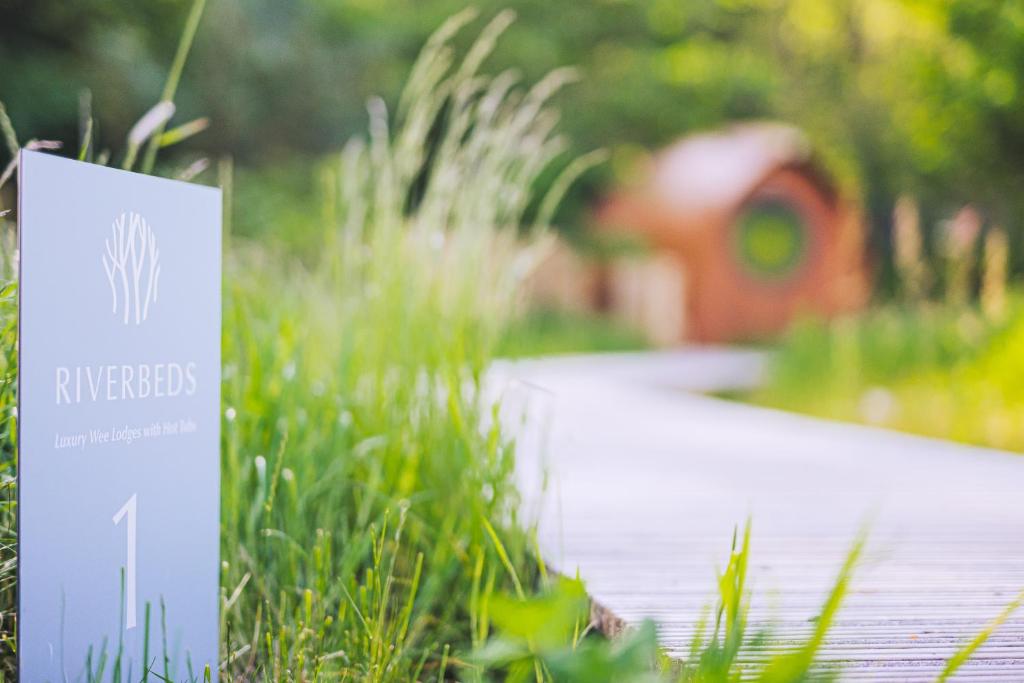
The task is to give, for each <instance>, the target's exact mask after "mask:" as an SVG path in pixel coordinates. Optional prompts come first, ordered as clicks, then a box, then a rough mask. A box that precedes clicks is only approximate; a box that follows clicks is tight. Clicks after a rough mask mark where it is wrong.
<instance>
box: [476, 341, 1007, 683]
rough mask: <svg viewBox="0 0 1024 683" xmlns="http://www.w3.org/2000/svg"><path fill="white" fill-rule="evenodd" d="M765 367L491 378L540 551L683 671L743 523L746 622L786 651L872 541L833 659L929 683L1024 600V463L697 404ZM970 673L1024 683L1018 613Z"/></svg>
mask: <svg viewBox="0 0 1024 683" xmlns="http://www.w3.org/2000/svg"><path fill="white" fill-rule="evenodd" d="M762 363H763V361H762V359H761V358H760V357H758V356H757V355H756V354H753V355H752V354H749V353H738V354H733V353H731V352H728V351H723V350H714V349H710V350H694V351H688V352H680V353H673V354H650V355H627V356H597V357H577V358H567V359H557V360H544V361H533V362H524V363H516V364H507V365H503V366H500V367H499V368H497V369H496V372H495V378H496V380H497V381H496V382H495V384H494V386H496V387H500V390H501V392H502V395H503V399H504V400H503V406H504V408H503V419H505V420H506V421H507V422H508V423H509V424H512V425H513V426H514V427H515V428H516V429H517V430H518V432H517V434H518V442H519V445H518V451H517V452H518V458H519V463H518V477H519V481H520V486H521V488H522V490H523V495H524V501H523V514H524V515H525V516H526V517H527V518H528V519H529V520H532V521H535V522H536V523H537V524H538V529H539V536H540V543H541V548H542V551H543V552H544V554H545V555H546V556H547V558H548V559H549V561H550V562H551V563H552V565H553V566H555V567H556V568H557V569H559V570H560V571H562V572H565V573H568V574H573V573H575V572H576V570H577V569H578V570H579V572H580V574H581V576H582V577H583V578H584V579H585V581H586V582H587V586H588V589H589V591H590V592H591V595H592V597H593V598H594V599H595V600H596V601H597V602H598V603H599V604H600V605H601V606H603V607H604V608H605V610H606V613H605V619H606V622H607V623H606V626H608V627H610V628H611V627H614V625H615V624H625V625H628V624H635V623H638V622H639V621H641V620H643V619H645V618H651V619H654V620H655V621H656V622H657V623H658V625H659V636H660V638H661V641H662V643H663V644H664V646H665V647H666V648H667V649H668V651H669V652H671V653H673V654H677V655H680V654H682V653H684V652H685V651H686V649H687V647H688V645H689V641H690V638H691V636H692V633H693V628H694V624H695V622H696V620H697V618H698V616H699V614H700V612H701V609H702V608H703V607H705V606H707V605H709V604H710V603H711V602H712V601H713V599H714V594H713V591H714V585H715V584H714V577H715V573H714V572H715V569H716V567H721V566H722V565H723V564H724V562H725V561H726V559H727V555H728V550H729V539H730V538H731V535H732V532H733V529H734V528H735V526H736V525H737V524H739V525H742V524H743V522H744V520H746V519H747V517H748V516H750V517H752V519H753V530H754V533H753V543H752V554H753V557H752V565H751V574H752V587H753V590H754V599H753V603H752V606H751V622H752V625H753V628H754V629H758V628H762V627H764V626H767V625H769V624H770V625H772V626H773V629H772V637H771V639H770V640H769V641H768V642H769V643H770V646H771V647H772V648H779V647H788V646H791V645H792V644H794V643H796V642H799V641H800V639H801V638H804V637H806V636H807V635H808V634H809V633H810V629H811V627H812V622H811V619H812V618H813V617H814V616H815V615H816V613H817V611H818V609H819V607H820V606H821V604H822V602H823V600H824V598H825V595H826V593H827V591H828V590H829V588H830V587H831V585H832V582H833V581H834V579H835V576H836V573H837V572H838V568H839V566H840V564H841V562H842V560H843V559H844V556H845V554H846V553H847V551H848V550H849V548H850V545H851V544H852V541H853V539H854V538H855V536H856V535H857V533H858V531H859V530H860V529H861V528H862V527H863V526H864V525H865V524H868V525H869V530H870V535H869V543H868V547H867V550H866V556H865V559H864V560H863V562H862V564H861V566H860V567H859V568H858V570H857V572H856V576H855V579H854V583H853V587H852V593H851V595H850V597H849V598H848V600H847V603H846V605H845V606H844V608H843V610H842V612H841V613H840V615H839V619H838V622H837V623H836V626H835V628H834V629H833V630H832V632H831V634H830V637H829V640H828V642H827V643H826V645H825V648H824V650H823V653H822V659H823V660H824V661H828V662H840V663H842V664H843V666H844V674H843V677H844V678H845V679H848V680H862V679H864V678H870V679H875V680H906V681H916V680H934V678H935V676H936V674H937V673H938V672H939V671H941V669H942V667H943V666H944V665H945V661H946V660H947V659H948V657H949V656H951V655H952V653H953V652H954V651H955V650H956V649H957V648H958V647H959V646H960V645H962V644H963V643H964V642H965V640H966V639H968V638H970V637H972V636H973V635H974V634H976V633H977V632H978V631H979V630H981V629H982V628H983V627H984V626H985V625H986V624H987V623H988V622H989V621H990V620H991V619H992V618H993V617H995V616H996V615H997V614H998V613H999V612H1000V611H1001V609H1002V608H1003V607H1004V606H1005V605H1006V604H1008V603H1009V602H1010V601H1011V600H1012V599H1013V597H1014V596H1015V595H1016V594H1017V592H1018V591H1020V590H1021V589H1022V588H1024V502H1022V501H1024V457H1022V456H1019V455H1015V454H1009V453H1003V452H997V451H993V450H988V449H983V448H972V447H968V446H961V445H956V444H952V443H947V442H942V441H936V440H930V439H923V438H918V437H913V436H909V435H903V434H897V433H893V432H888V431H884V430H877V429H869V428H865V427H858V426H853V425H846V424H839V423H833V422H826V421H822V420H815V419H811V418H806V417H801V416H796V415H791V414H786V413H781V412H777V411H772V410H766V409H760V408H755V407H750V406H745V405H740V404H735V403H731V402H726V401H721V400H716V399H713V398H708V397H705V396H700V395H696V394H694V393H689V391H690V390H700V391H707V390H713V389H729V388H736V387H742V386H749V385H751V384H752V383H754V382H756V381H757V378H758V376H759V373H760V371H761V366H762ZM763 656H764V652H763V651H762V650H750V651H747V652H745V653H744V657H745V658H746V659H747V660H750V661H754V660H757V659H759V658H761V657H763ZM962 671H963V673H962V675H961V676H959V677H958V680H975V679H976V680H984V681H995V680H1007V681H1010V680H1013V681H1021V680H1024V614H1018V615H1016V616H1014V617H1013V618H1012V619H1011V620H1010V621H1009V622H1008V623H1006V624H1005V625H1004V626H1003V627H1002V628H1001V629H1000V630H999V631H998V632H997V634H996V635H995V636H994V637H993V638H992V639H991V641H990V642H989V643H988V644H986V645H985V646H984V647H983V648H982V649H981V650H980V651H979V652H978V653H977V656H976V657H975V658H974V660H973V661H972V662H971V663H969V664H968V665H967V666H966V667H965V668H964V669H963V670H962Z"/></svg>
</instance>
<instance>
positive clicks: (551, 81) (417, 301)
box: [0, 0, 984, 683]
mask: <svg viewBox="0 0 1024 683" xmlns="http://www.w3.org/2000/svg"><path fill="white" fill-rule="evenodd" d="M201 3H202V0H199V2H197V3H196V5H195V7H200V8H201V6H202V4H201ZM191 16H197V15H196V10H193V15H191ZM470 19H471V14H468V13H462V14H460V15H457V16H456V17H454V18H453V19H452V20H450V21H449V22H447V23H446V24H445V25H444V26H443V27H442V28H441V29H440V30H439V31H438V32H437V33H436V34H435V36H434V37H433V38H432V39H431V40H430V41H429V42H428V44H427V46H426V47H425V48H424V51H423V53H422V55H421V57H420V59H419V61H418V62H417V63H416V65H415V66H414V67H413V71H412V75H411V77H410V81H409V86H408V88H407V90H406V91H405V94H404V95H403V96H402V99H401V100H400V102H399V105H398V107H397V110H396V113H395V115H394V116H390V115H389V114H388V113H387V111H386V109H385V107H384V105H383V104H382V103H380V102H373V103H371V105H370V107H369V109H370V125H369V136H368V139H366V140H354V141H353V142H351V143H350V144H349V145H348V146H347V147H346V148H345V150H344V151H343V152H342V153H341V154H340V155H339V156H337V157H336V158H335V159H333V160H331V161H330V162H328V163H326V164H323V165H322V166H320V168H319V171H318V177H319V178H320V182H321V183H322V185H321V191H320V193H319V194H318V195H317V196H319V197H320V198H321V203H320V204H319V205H318V206H317V208H315V209H314V210H313V211H312V212H306V213H303V212H294V213H292V214H291V215H292V219H291V221H292V222H289V223H287V224H283V225H280V226H274V227H272V228H267V227H266V226H264V225H260V226H257V227H253V226H247V225H245V224H244V223H243V224H242V225H235V226H230V225H229V234H228V235H227V236H226V249H225V254H226V256H225V264H224V268H225V277H224V283H225V284H224V326H223V328H224V337H223V358H224V367H223V391H222V394H223V409H224V411H223V418H222V419H223V423H222V425H223V429H222V434H223V443H222V484H223V486H222V505H221V508H222V528H221V539H222V548H221V551H222V558H223V567H222V572H221V581H222V584H221V628H220V632H221V638H222V641H221V653H220V663H219V669H220V672H219V674H220V677H221V679H222V680H246V681H249V680H265V681H317V680H351V681H372V682H381V683H383V682H391V681H435V680H436V681H443V680H453V679H456V678H457V679H459V680H465V681H491V680H506V679H512V680H515V679H519V680H538V681H541V680H558V681H601V680H607V681H637V682H639V681H654V680H658V681H671V680H679V681H726V680H737V679H738V677H739V676H740V675H741V674H742V675H744V676H753V677H757V678H759V679H760V680H764V681H778V682H781V681H798V680H809V679H810V678H812V677H813V676H815V675H816V674H815V673H814V672H815V667H814V660H815V655H816V652H817V650H818V648H819V647H820V646H821V643H822V638H823V636H824V634H825V633H826V632H827V630H828V627H829V625H830V623H831V620H832V618H833V617H834V615H835V613H836V610H837V609H838V607H839V604H840V603H841V600H842V598H843V595H844V593H845V591H846V587H847V585H848V581H849V576H850V572H851V571H852V568H853V566H854V564H855V561H856V558H857V554H858V553H859V546H855V548H854V551H853V552H852V553H851V556H850V560H849V562H848V563H847V565H846V566H844V567H843V569H842V571H841V573H840V575H839V578H838V580H837V584H836V588H835V589H834V591H833V592H832V594H831V596H830V597H829V599H828V601H827V602H826V603H825V606H824V607H823V609H822V613H821V616H820V617H819V620H818V629H817V631H816V632H815V634H814V636H813V637H812V638H811V639H810V640H808V641H807V643H806V644H805V645H803V646H802V647H801V648H799V649H798V650H795V651H793V652H784V653H779V654H778V655H777V656H775V657H772V658H770V659H769V660H768V662H767V664H765V665H757V666H752V668H749V667H748V668H745V667H744V666H743V665H742V664H741V661H740V659H741V658H740V653H741V651H742V648H743V647H744V645H745V644H746V643H747V642H749V641H748V637H747V633H746V605H747V604H748V601H749V591H748V589H747V585H746V575H747V567H748V565H749V552H750V551H749V546H750V543H749V541H750V532H749V528H748V530H747V531H746V532H745V534H744V535H743V537H742V538H743V541H742V543H741V544H740V546H739V548H737V547H736V543H735V542H734V548H733V552H732V554H731V555H730V559H729V562H728V564H727V566H726V569H725V570H724V571H723V573H722V574H721V576H720V579H719V582H718V586H719V592H720V598H719V600H720V605H719V607H718V609H717V610H716V612H715V614H716V618H715V622H714V626H713V628H712V629H711V632H710V634H709V635H708V637H707V638H706V639H705V638H704V637H701V638H698V639H696V640H695V641H694V647H693V651H692V653H691V657H690V658H689V659H688V660H687V661H686V662H684V663H683V664H681V665H678V664H672V663H669V662H667V661H665V660H664V659H663V658H661V656H660V655H659V654H658V651H657V644H656V639H655V635H654V630H653V627H652V626H650V625H645V626H643V627H641V628H639V629H636V630H634V631H631V632H630V633H628V634H627V635H626V636H625V637H623V638H621V639H618V640H616V641H606V640H604V639H602V638H601V637H599V636H597V635H596V634H593V633H590V631H589V627H588V625H587V621H588V620H587V607H588V605H587V599H586V596H585V591H584V587H583V586H582V584H581V583H580V582H579V581H578V580H569V579H565V578H557V577H550V576H548V574H547V570H546V567H545V566H544V564H543V561H542V559H541V558H539V557H537V556H536V555H535V554H532V553H531V552H530V550H531V548H533V547H535V546H534V544H533V543H532V542H531V536H530V533H529V531H528V530H526V529H523V528H522V526H521V525H520V521H519V519H518V517H517V507H518V502H519V501H518V496H517V493H516V491H515V488H514V486H513V485H512V477H511V472H512V467H513V458H514V443H513V442H512V441H511V439H510V438H509V435H508V434H505V433H504V432H502V430H501V426H500V424H499V423H498V421H496V420H494V419H492V418H493V415H494V410H495V408H494V407H492V406H489V405H487V404H486V403H485V402H484V401H483V400H482V384H483V381H484V375H485V371H486V369H487V367H488V363H489V361H490V359H491V358H492V357H493V355H494V353H495V352H496V350H497V349H499V348H502V347H501V344H502V340H503V339H507V336H505V335H506V330H507V329H508V326H509V324H510V320H511V314H512V312H513V310H514V305H515V299H516V291H517V287H518V284H519V283H520V281H521V280H522V278H523V277H524V276H525V275H526V273H528V272H529V269H530V267H531V264H532V263H533V262H534V261H535V260H536V258H537V257H538V255H539V253H541V251H542V250H543V248H544V230H545V227H546V225H547V223H548V222H549V220H550V215H551V212H552V211H553V209H554V207H555V205H556V204H557V200H558V198H559V194H560V193H561V192H562V191H563V190H564V188H565V187H566V185H567V183H568V182H570V181H571V179H572V176H573V175H575V174H577V173H579V172H582V170H584V169H585V167H586V165H587V164H588V163H589V162H590V161H592V160H593V159H592V158H591V159H583V160H580V161H578V162H575V163H572V164H570V165H569V166H568V167H567V170H566V175H563V177H562V178H563V179H562V180H561V181H558V182H555V183H554V184H553V185H552V187H553V190H552V193H550V194H548V195H547V197H545V198H537V197H536V192H535V189H536V187H535V186H536V180H537V178H538V176H539V174H540V173H541V172H542V171H543V170H544V169H546V168H548V167H549V166H550V165H551V164H552V163H553V162H554V161H555V160H556V158H557V157H558V156H559V154H560V153H561V151H562V149H563V144H562V141H561V140H560V139H559V138H558V136H557V134H555V133H554V122H555V119H556V116H555V113H554V111H553V109H552V108H551V107H550V105H549V100H550V98H551V96H552V95H553V94H554V93H555V92H556V91H557V90H558V89H559V87H560V86H561V85H563V84H564V83H565V82H566V81H567V80H568V79H569V77H570V75H571V74H569V73H568V72H565V71H556V72H554V73H553V74H552V75H551V76H549V77H548V78H546V79H544V80H542V81H541V82H540V83H538V84H536V85H534V86H532V87H529V88H526V87H522V86H520V85H519V84H518V81H517V80H516V78H515V76H514V75H513V74H511V73H505V74H500V75H498V76H496V77H486V76H482V75H480V74H479V67H480V65H481V63H482V62H483V60H484V59H485V58H486V56H487V54H488V53H489V52H490V50H491V49H492V47H493V45H494V42H495V40H497V38H498V36H499V34H500V33H501V31H502V30H503V29H504V28H505V27H506V26H507V25H508V23H509V22H510V20H511V17H510V15H508V14H504V13H503V14H499V15H498V16H497V17H496V18H495V19H494V20H493V21H492V22H491V23H490V24H488V25H487V26H486V27H485V28H484V29H483V30H482V32H481V34H480V37H479V39H478V40H477V41H476V43H475V44H474V45H473V47H472V48H470V49H469V51H468V52H467V53H466V54H465V55H464V56H463V57H462V58H461V59H456V55H455V53H454V51H453V49H452V47H451V39H452V38H453V36H454V35H455V34H456V32H457V31H458V30H459V29H460V28H462V27H463V26H464V25H465V24H466V23H468V22H469V21H470ZM196 21H198V19H196ZM189 27H190V28H189V29H188V30H187V31H186V35H185V38H183V42H187V41H190V40H191V35H192V34H193V33H194V30H195V27H194V22H193V20H192V19H191V18H190V20H189ZM186 51H187V50H186ZM179 54H181V52H180V51H179ZM183 63H184V59H183V58H181V59H178V58H176V60H175V67H174V72H172V78H171V79H169V81H173V82H176V79H177V76H176V75H175V74H179V75H180V70H181V68H182V65H183ZM170 93H171V96H173V88H171V89H170ZM165 101H169V97H168V98H165ZM158 106H161V105H158ZM157 111H158V112H162V113H160V115H159V116H152V117H150V118H149V119H148V120H147V123H146V125H145V126H142V128H140V127H136V130H135V131H134V133H133V135H132V136H131V137H130V140H129V146H128V151H127V152H126V154H125V155H124V157H123V159H124V161H123V163H122V165H124V166H131V165H132V164H133V163H134V162H135V161H136V157H137V155H138V153H139V151H140V150H144V151H143V164H144V166H143V167H144V168H146V167H147V165H148V164H149V163H150V159H149V150H150V149H153V147H152V143H150V142H148V141H150V140H152V139H155V138H156V137H157V136H159V137H160V138H161V139H165V140H166V139H168V138H165V137H164V136H165V135H166V134H162V133H161V131H162V130H163V128H164V126H165V125H166V124H167V123H168V122H169V121H168V118H167V117H168V116H169V114H167V111H168V107H167V106H164V107H163V108H162V109H160V110H157ZM144 118H145V117H144ZM86 120H87V121H88V120H91V117H89V116H87V117H86ZM0 123H4V124H5V136H6V137H7V139H8V144H9V146H10V148H11V151H12V153H13V152H15V151H16V149H17V147H18V142H17V140H16V138H15V136H14V133H13V131H11V130H10V127H9V126H8V125H6V117H5V116H3V115H0ZM190 125H191V124H185V126H190ZM194 127H195V126H193V128H194ZM181 128H182V127H179V128H177V129H172V132H173V130H180V129H181ZM143 129H145V130H143ZM83 130H85V131H87V133H86V138H85V139H84V140H83V141H82V144H80V149H81V150H82V153H81V156H82V157H83V158H91V159H94V160H95V161H97V162H101V161H105V160H109V159H110V157H111V155H110V154H109V153H108V152H105V151H103V152H100V153H98V154H96V155H95V156H93V153H92V150H93V148H94V147H97V143H98V141H97V140H96V139H94V138H93V136H92V127H91V126H90V125H88V124H86V125H84V126H83ZM189 130H191V129H189ZM176 138H180V135H172V136H171V138H169V139H170V140H173V139H176ZM220 168H221V173H222V175H221V181H222V182H223V183H225V184H227V183H228V182H229V179H230V178H232V177H233V176H232V175H230V173H231V166H230V164H227V163H223V164H221V165H220ZM312 194H316V193H312ZM237 196H238V197H243V196H244V191H243V192H239V193H238V195H237ZM236 210H237V215H238V216H240V217H241V219H242V220H243V221H245V220H252V218H251V217H252V216H253V215H254V214H253V213H252V212H249V211H247V207H245V206H237V205H236V206H231V207H230V210H229V213H228V214H227V215H229V216H230V215H232V214H233V213H235V211H236ZM0 211H3V207H0ZM10 218H11V215H7V216H6V217H5V220H9V219H10ZM229 223H230V222H229ZM524 224H526V225H532V226H533V227H532V228H531V229H530V230H528V231H527V232H526V233H525V234H524V232H523V230H522V226H523V225H524ZM231 228H236V230H234V231H233V232H232V231H230V229H231ZM293 229H298V230H301V231H302V232H303V234H304V235H306V240H308V242H306V245H305V248H299V247H298V246H296V248H282V247H281V245H282V244H290V245H291V244H292V240H294V239H295V238H294V236H293V235H291V234H290V233H291V231H292V230H293ZM279 233H280V239H274V236H275V235H277V234H279ZM12 234H13V229H12V226H10V225H8V226H6V227H5V229H4V230H3V237H4V239H5V240H8V242H7V243H6V244H5V249H4V251H3V254H4V256H5V258H7V259H8V261H7V263H6V265H7V270H6V271H5V272H6V276H7V278H8V280H7V284H6V285H4V286H3V287H2V288H0V414H2V416H3V417H2V420H0V477H2V479H0V482H2V486H3V490H4V502H3V504H2V505H0V539H2V542H0V553H2V554H0V615H2V617H3V618H2V622H0V645H2V648H3V649H2V652H0V679H4V678H7V677H13V676H15V675H16V673H15V669H14V659H15V652H14V649H13V647H14V641H13V633H14V631H15V628H16V617H15V599H16V585H15V573H14V567H15V563H16V556H15V546H14V538H15V533H16V529H15V526H14V524H15V513H16V509H15V503H14V501H15V497H14V473H15V470H16V467H17V444H16V441H15V439H16V431H15V430H14V428H13V427H14V424H15V419H16V415H15V405H16V403H15V393H14V392H15V379H16V376H17V368H16V357H15V355H14V348H15V334H16V329H15V319H16V297H15V293H16V292H15V288H14V284H13V281H12V280H11V278H12V276H13V270H12V268H11V266H12V264H11V263H10V262H9V257H10V255H11V254H12V253H13V251H12V246H13V245H12V243H11V242H10V239H11V237H12ZM247 234H248V235H258V236H259V239H251V238H248V239H247V238H246V237H245V235H247ZM309 245H313V246H312V247H310V246H309ZM293 246H294V245H293ZM505 343H506V344H507V343H509V342H505ZM536 346H537V345H535V348H536ZM506 348H508V347H506ZM549 348H550V347H546V348H545V350H548V349H549ZM150 607H152V606H150ZM151 612H152V613H151ZM162 615H163V606H161V609H160V620H161V622H162V620H163V617H162ZM150 617H152V619H153V623H152V624H151V623H150ZM156 619H157V616H156V610H155V608H154V609H152V610H151V609H149V608H147V619H146V629H147V633H151V635H153V637H154V639H155V638H156V634H157V633H159V632H162V627H160V628H158V627H157V625H156ZM982 635H984V634H982ZM147 646H148V647H150V649H149V650H148V654H147V655H146V659H147V660H148V659H150V658H152V657H154V655H155V654H156V653H158V652H160V651H162V650H166V647H162V646H160V645H158V643H152V644H151V645H150V644H149V643H148V639H147ZM971 646H972V647H976V646H977V644H976V643H972V644H971ZM139 654H142V653H126V654H125V657H126V658H127V660H128V661H127V662H122V659H121V656H120V655H118V656H116V658H115V659H116V661H113V662H110V661H107V660H106V659H105V655H104V656H102V657H99V656H98V660H101V661H97V662H96V665H97V668H98V669H99V673H98V675H96V676H90V678H95V679H96V680H106V679H107V678H108V676H107V674H108V673H109V680H112V681H118V682H120V681H123V680H129V678H130V677H129V676H128V674H127V673H126V672H127V671H128V670H131V665H130V661H131V659H132V658H134V657H135V656H137V655H139ZM968 654H969V653H968ZM156 659H157V660H161V659H162V658H161V657H159V656H158V657H156ZM164 666H165V664H164V663H163V662H162V661H160V664H159V666H158V667H157V671H151V672H149V673H148V674H147V673H143V674H138V673H137V672H138V670H137V669H135V671H136V674H133V677H132V678H131V679H132V680H137V679H138V678H140V677H142V678H145V677H147V676H148V677H150V679H151V680H152V679H159V678H171V679H174V680H182V679H192V680H195V679H213V678H216V677H217V672H197V671H187V670H183V668H182V667H180V666H179V668H178V669H177V670H170V671H168V674H169V675H168V674H165V673H164ZM90 669H92V667H90ZM94 671H95V670H94Z"/></svg>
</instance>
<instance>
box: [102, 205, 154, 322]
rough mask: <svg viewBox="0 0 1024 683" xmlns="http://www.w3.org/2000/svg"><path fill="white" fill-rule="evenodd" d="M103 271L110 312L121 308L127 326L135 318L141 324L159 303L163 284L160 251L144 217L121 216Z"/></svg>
mask: <svg viewBox="0 0 1024 683" xmlns="http://www.w3.org/2000/svg"><path fill="white" fill-rule="evenodd" d="M103 269H104V270H105V271H106V273H107V281H108V282H109V283H110V300H111V312H112V313H113V314H115V315H116V314H117V312H118V310H119V309H121V312H122V318H123V321H124V324H125V325H127V324H129V323H130V322H131V321H132V319H133V318H134V321H135V324H136V325H140V324H141V323H142V322H143V321H144V320H145V319H146V318H147V317H148V316H149V304H150V302H151V301H156V300H157V295H158V294H159V285H160V250H159V249H158V248H157V246H156V236H155V235H154V234H153V230H152V228H150V227H149V223H147V222H146V219H145V218H143V217H142V216H141V215H139V214H137V213H135V212H131V213H123V212H122V213H121V215H120V216H118V217H117V218H116V219H115V220H114V222H113V224H112V225H111V236H110V237H109V238H107V240H106V253H105V254H103Z"/></svg>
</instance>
